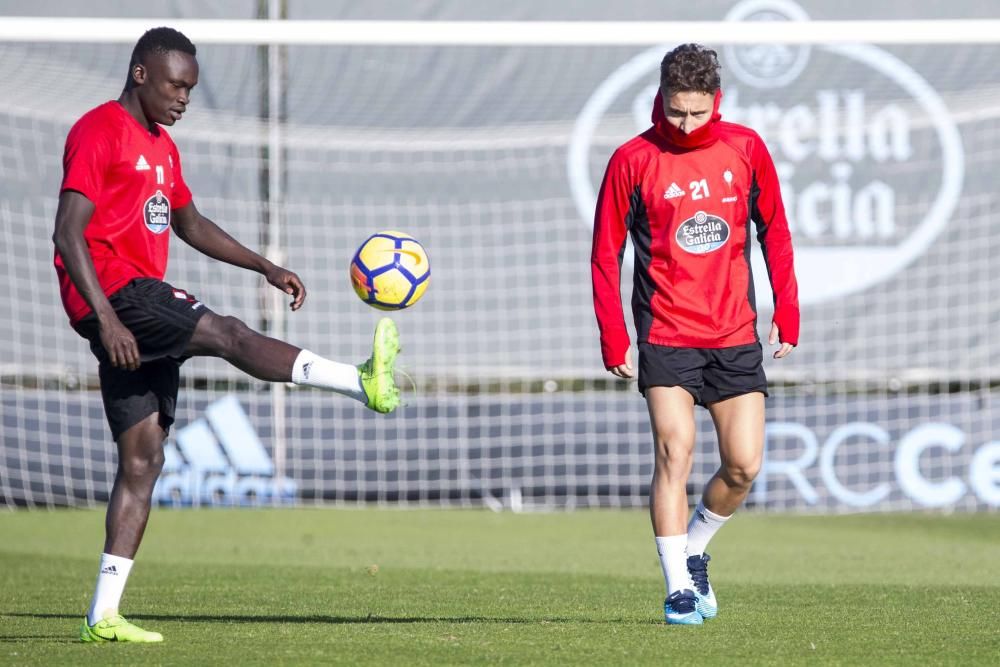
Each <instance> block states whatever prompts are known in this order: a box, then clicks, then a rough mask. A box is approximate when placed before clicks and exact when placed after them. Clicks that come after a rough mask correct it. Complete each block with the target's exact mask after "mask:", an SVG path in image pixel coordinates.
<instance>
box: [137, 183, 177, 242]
mask: <svg viewBox="0 0 1000 667" xmlns="http://www.w3.org/2000/svg"><path fill="white" fill-rule="evenodd" d="M142 217H143V219H144V220H145V221H146V228H147V229H148V230H149V231H151V232H153V233H154V234H162V233H163V232H165V231H166V230H167V227H169V226H170V200H169V199H167V197H166V196H165V195H164V194H163V193H162V192H160V191H159V190H157V191H156V194H155V195H153V196H152V197H150V198H149V199H147V200H146V203H145V204H144V205H143V207H142Z"/></svg>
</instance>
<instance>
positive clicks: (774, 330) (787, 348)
mask: <svg viewBox="0 0 1000 667" xmlns="http://www.w3.org/2000/svg"><path fill="white" fill-rule="evenodd" d="M767 342H768V344H770V345H774V344H775V343H777V342H778V325H777V324H775V323H774V322H771V335H769V336H768V337H767ZM794 349H795V346H794V345H792V344H791V343H782V344H781V347H779V348H778V349H777V350H775V352H774V358H775V359H781V358H782V357H787V356H788V354H789V353H790V352H791V351H792V350H794Z"/></svg>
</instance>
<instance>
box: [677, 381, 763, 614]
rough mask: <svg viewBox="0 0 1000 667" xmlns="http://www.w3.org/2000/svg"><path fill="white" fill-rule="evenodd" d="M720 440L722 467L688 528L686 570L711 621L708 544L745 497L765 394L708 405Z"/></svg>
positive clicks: (755, 461)
mask: <svg viewBox="0 0 1000 667" xmlns="http://www.w3.org/2000/svg"><path fill="white" fill-rule="evenodd" d="M708 409H709V412H710V413H711V414H712V420H713V421H714V422H715V429H716V433H717V434H718V438H719V456H720V458H721V459H722V465H721V466H720V467H719V470H718V471H717V472H716V473H715V475H713V477H712V479H711V480H709V482H708V484H707V485H706V486H705V493H704V495H703V496H702V500H701V502H700V503H698V507H697V508H696V509H695V511H694V514H693V515H692V516H691V521H690V523H689V524H688V571H689V572H690V573H691V578H692V580H693V581H694V585H695V589H696V591H697V593H698V611H700V612H701V614H702V616H704V617H705V618H714V617H715V616H716V614H718V610H719V606H718V601H717V600H716V597H715V591H714V590H713V589H712V585H711V583H710V582H709V579H708V561H709V560H711V557H710V556H709V555H708V554H707V553H705V549H706V548H707V547H708V543H709V541H710V540H711V539H712V537H713V536H714V535H715V533H716V532H717V531H718V530H719V529H720V528H722V526H723V525H724V524H725V523H726V521H727V520H729V518H730V517H731V516H732V515H733V513H734V512H735V511H736V510H737V508H738V507H739V506H740V505H742V504H743V501H744V500H746V497H747V494H749V493H750V487H751V486H752V485H753V481H754V479H755V478H756V477H757V473H758V472H759V471H760V466H761V463H762V461H763V456H764V394H762V393H760V392H751V393H748V394H742V395H740V396H734V397H732V398H728V399H725V400H723V401H717V402H715V403H711V404H710V405H709V406H708Z"/></svg>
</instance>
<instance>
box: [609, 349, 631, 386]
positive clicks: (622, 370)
mask: <svg viewBox="0 0 1000 667" xmlns="http://www.w3.org/2000/svg"><path fill="white" fill-rule="evenodd" d="M608 370H609V371H611V374H612V375H615V376H617V377H620V378H623V379H625V380H628V379H630V378H633V377H635V371H633V369H632V350H626V351H625V363H624V364H618V365H617V366H612V367H611V368H609V369H608Z"/></svg>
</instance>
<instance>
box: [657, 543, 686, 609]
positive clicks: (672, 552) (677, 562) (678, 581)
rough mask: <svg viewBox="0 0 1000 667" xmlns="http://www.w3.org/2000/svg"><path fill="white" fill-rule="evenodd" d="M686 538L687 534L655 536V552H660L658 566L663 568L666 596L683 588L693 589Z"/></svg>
mask: <svg viewBox="0 0 1000 667" xmlns="http://www.w3.org/2000/svg"><path fill="white" fill-rule="evenodd" d="M687 540H688V537H687V535H671V536H670V537H657V538H656V553H658V554H660V567H661V568H663V580H664V581H665V582H666V584H667V595H668V596H669V595H670V594H671V593H675V592H676V591H680V590H684V589H685V588H686V589H688V590H692V591H693V590H694V582H692V581H691V575H690V574H689V573H688V564H687V557H688V554H687Z"/></svg>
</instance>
